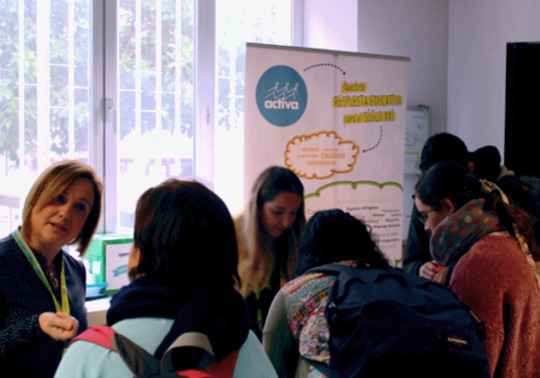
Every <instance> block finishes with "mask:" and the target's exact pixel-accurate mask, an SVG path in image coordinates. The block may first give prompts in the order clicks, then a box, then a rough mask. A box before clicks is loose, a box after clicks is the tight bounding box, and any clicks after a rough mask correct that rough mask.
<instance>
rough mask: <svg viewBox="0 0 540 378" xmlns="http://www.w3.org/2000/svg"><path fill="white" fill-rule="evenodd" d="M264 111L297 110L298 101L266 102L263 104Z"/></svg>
mask: <svg viewBox="0 0 540 378" xmlns="http://www.w3.org/2000/svg"><path fill="white" fill-rule="evenodd" d="M264 107H265V108H266V109H294V110H298V101H283V100H281V99H280V100H276V101H271V100H266V101H265V102H264Z"/></svg>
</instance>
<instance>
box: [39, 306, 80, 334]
mask: <svg viewBox="0 0 540 378" xmlns="http://www.w3.org/2000/svg"><path fill="white" fill-rule="evenodd" d="M38 322H39V327H40V328H41V330H42V331H43V332H45V333H46V334H47V335H49V336H50V337H52V338H53V339H55V340H59V341H64V340H69V339H71V338H72V337H74V336H75V335H76V334H77V330H78V329H79V322H78V321H77V319H75V318H74V317H72V316H69V315H68V314H66V313H64V312H57V313H54V312H44V313H42V314H41V315H39V318H38Z"/></svg>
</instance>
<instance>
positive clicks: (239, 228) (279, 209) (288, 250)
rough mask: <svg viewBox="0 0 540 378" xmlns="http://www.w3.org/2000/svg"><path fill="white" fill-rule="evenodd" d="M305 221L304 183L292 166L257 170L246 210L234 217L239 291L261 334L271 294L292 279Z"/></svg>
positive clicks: (253, 327) (255, 326) (254, 324)
mask: <svg viewBox="0 0 540 378" xmlns="http://www.w3.org/2000/svg"><path fill="white" fill-rule="evenodd" d="M305 222H306V220H305V215H304V186H303V185H302V182H301V181H300V179H299V178H298V176H296V174H295V173H294V172H293V171H291V170H290V169H287V168H284V167H277V166H273V167H269V168H267V169H265V170H264V171H263V172H262V173H261V174H260V175H259V177H258V178H257V180H256V181H255V183H254V184H253V189H252V191H251V197H250V200H249V204H248V207H247V209H246V210H245V211H244V212H243V213H242V214H240V215H239V216H237V217H236V218H235V225H236V233H237V237H238V255H239V265H238V272H239V274H240V277H241V278H242V286H241V287H240V288H239V291H240V292H241V293H242V295H243V296H244V297H245V298H246V300H247V303H248V306H249V309H250V315H251V318H252V329H253V330H254V331H255V333H256V334H257V335H258V336H259V337H260V336H261V331H262V326H263V324H264V321H265V318H266V314H267V312H268V308H269V306H270V303H271V302H272V298H273V297H274V295H275V294H276V293H277V291H278V290H279V288H280V287H281V286H283V285H284V284H285V283H286V282H287V281H289V280H290V279H291V276H292V273H293V270H294V267H295V264H296V256H297V244H298V240H299V238H300V234H301V232H302V228H303V227H304V224H305Z"/></svg>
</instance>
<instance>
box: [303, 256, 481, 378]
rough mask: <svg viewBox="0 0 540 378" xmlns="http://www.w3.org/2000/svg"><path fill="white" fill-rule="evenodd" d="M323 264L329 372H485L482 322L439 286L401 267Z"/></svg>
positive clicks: (322, 367) (417, 374)
mask: <svg viewBox="0 0 540 378" xmlns="http://www.w3.org/2000/svg"><path fill="white" fill-rule="evenodd" d="M358 266H359V267H358V268H355V267H351V266H346V265H341V264H327V265H323V266H320V267H316V268H313V269H310V270H309V271H308V272H311V273H313V272H321V273H326V274H331V275H336V276H337V277H336V281H335V282H334V283H333V285H332V287H331V290H330V292H329V294H328V300H327V304H326V308H325V317H326V320H327V322H328V327H329V329H330V340H329V350H330V367H328V365H324V364H321V363H317V362H312V361H309V363H312V364H313V365H314V366H315V367H317V368H318V369H319V370H320V371H322V372H323V373H325V374H326V375H327V376H329V377H347V378H350V377H394V376H395V377H397V376H412V377H453V378H455V377H459V378H464V377H489V364H488V360H487V356H486V352H485V348H484V339H485V332H484V326H483V323H482V322H481V321H480V320H479V319H478V318H477V317H476V316H475V315H474V314H473V312H472V311H471V309H470V308H469V307H468V306H466V305H465V304H463V303H462V302H461V301H459V299H458V298H457V297H456V295H455V294H454V293H453V292H452V290H451V289H450V288H448V287H446V286H444V285H441V284H439V283H436V282H434V281H431V280H427V279H424V278H421V277H419V276H414V275H410V274H407V273H404V272H403V271H402V270H401V269H395V268H390V269H378V268H375V267H371V266H370V264H367V263H359V265H358Z"/></svg>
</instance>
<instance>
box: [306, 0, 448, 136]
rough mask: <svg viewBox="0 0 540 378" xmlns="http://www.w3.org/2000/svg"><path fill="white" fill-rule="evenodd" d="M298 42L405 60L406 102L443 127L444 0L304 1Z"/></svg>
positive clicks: (437, 129) (436, 126)
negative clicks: (421, 107) (422, 106)
mask: <svg viewBox="0 0 540 378" xmlns="http://www.w3.org/2000/svg"><path fill="white" fill-rule="evenodd" d="M304 4H305V5H304V14H305V15H306V18H305V20H304V46H305V47H315V48H325V49H330V50H348V51H355V52H361V53H368V54H382V55H393V56H404V57H409V58H410V59H411V63H410V74H409V91H408V94H407V97H408V98H407V103H408V104H409V105H418V104H425V105H428V106H429V107H430V109H431V116H432V122H431V124H432V133H435V132H440V131H444V130H445V128H446V93H447V71H448V70H447V67H448V64H447V62H448V55H447V53H448V0H438V1H433V0H407V1H403V0H335V1H323V0H305V3H304Z"/></svg>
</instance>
